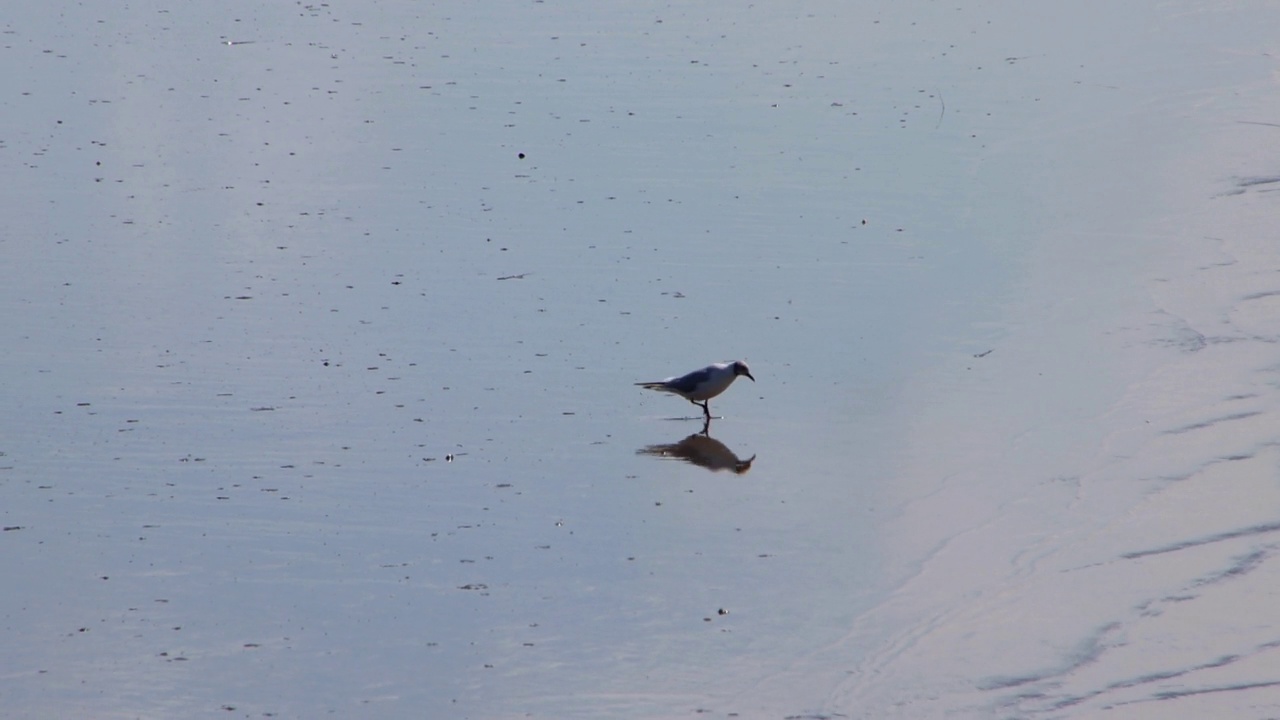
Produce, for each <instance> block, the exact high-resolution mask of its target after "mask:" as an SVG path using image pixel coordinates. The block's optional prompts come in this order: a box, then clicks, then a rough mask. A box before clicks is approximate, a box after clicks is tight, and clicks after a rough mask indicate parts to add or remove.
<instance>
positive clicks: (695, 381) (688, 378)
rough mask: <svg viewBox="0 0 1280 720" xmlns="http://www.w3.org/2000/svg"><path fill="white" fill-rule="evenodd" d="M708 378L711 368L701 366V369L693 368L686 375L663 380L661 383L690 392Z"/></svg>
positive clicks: (683, 391)
mask: <svg viewBox="0 0 1280 720" xmlns="http://www.w3.org/2000/svg"><path fill="white" fill-rule="evenodd" d="M710 379H711V368H702V369H701V370H694V371H693V372H691V373H689V374H688V375H683V376H681V377H678V378H671V379H670V380H664V381H663V383H662V384H663V385H666V386H667V387H669V388H673V389H675V390H679V391H680V392H682V393H691V392H693V391H694V390H697V389H698V386H699V385H701V384H702V383H704V382H706V381H708V380H710Z"/></svg>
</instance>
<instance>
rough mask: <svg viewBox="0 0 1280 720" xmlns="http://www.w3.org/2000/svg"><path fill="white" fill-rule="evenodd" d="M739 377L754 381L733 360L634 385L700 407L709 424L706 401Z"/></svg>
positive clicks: (744, 364) (740, 362)
mask: <svg viewBox="0 0 1280 720" xmlns="http://www.w3.org/2000/svg"><path fill="white" fill-rule="evenodd" d="M739 375H746V376H747V377H749V378H751V382H755V381H756V379H755V378H754V377H752V376H751V370H750V369H749V368H748V367H747V364H746V363H744V362H742V361H741V360H734V361H733V362H722V363H713V364H711V365H708V366H706V367H704V368H702V369H701V370H694V371H693V372H691V373H689V374H687V375H681V376H680V377H669V378H667V379H666V380H659V381H658V382H641V383H636V385H639V386H640V387H642V388H645V389H646V390H657V391H658V392H669V393H671V394H673V395H679V396H680V397H682V398H684V399H685V400H688V401H689V402H691V403H693V404H694V405H698V406H699V407H701V408H702V414H703V415H705V416H706V418H707V422H711V408H709V407H707V401H708V400H710V399H711V398H713V397H715V396H717V395H719V394H720V393H722V392H724V391H725V390H728V389H729V386H730V385H732V384H733V381H734V380H736V379H738V376H739Z"/></svg>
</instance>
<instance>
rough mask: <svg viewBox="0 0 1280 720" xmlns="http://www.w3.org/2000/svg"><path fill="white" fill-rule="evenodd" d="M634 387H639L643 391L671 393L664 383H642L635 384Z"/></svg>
mask: <svg viewBox="0 0 1280 720" xmlns="http://www.w3.org/2000/svg"><path fill="white" fill-rule="evenodd" d="M636 385H639V386H640V387H642V388H644V389H645V390H657V391H659V392H671V389H670V388H668V387H667V386H666V383H662V382H642V383H636Z"/></svg>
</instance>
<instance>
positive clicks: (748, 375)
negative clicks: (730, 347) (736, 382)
mask: <svg viewBox="0 0 1280 720" xmlns="http://www.w3.org/2000/svg"><path fill="white" fill-rule="evenodd" d="M742 374H743V375H746V376H747V377H749V378H751V382H755V381H756V379H755V378H753V377H751V373H749V372H744V373H742Z"/></svg>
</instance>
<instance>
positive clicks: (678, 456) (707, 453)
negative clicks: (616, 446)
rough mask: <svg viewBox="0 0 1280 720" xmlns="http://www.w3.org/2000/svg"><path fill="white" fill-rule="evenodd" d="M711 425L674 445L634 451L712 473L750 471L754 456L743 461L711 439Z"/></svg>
mask: <svg viewBox="0 0 1280 720" xmlns="http://www.w3.org/2000/svg"><path fill="white" fill-rule="evenodd" d="M710 429H711V424H710V423H707V424H706V425H703V427H702V432H698V433H694V434H692V435H690V436H689V437H687V438H685V439H683V440H681V441H680V442H676V443H666V444H662V445H649V446H648V447H643V448H640V449H639V450H637V451H636V454H637V455H653V456H654V457H662V458H670V459H673V460H683V461H685V462H687V463H690V464H693V465H697V466H698V467H703V468H706V469H708V470H710V471H712V472H719V471H721V470H731V471H733V473H734V474H735V475H741V474H743V473H745V472H746V471H748V470H750V469H751V463H752V462H754V461H755V459H756V456H755V455H752V456H751V457H749V458H747V459H746V460H743V459H741V458H739V457H738V456H737V455H736V454H734V452H733V451H732V450H730V449H729V448H728V447H727V446H726V445H725V444H724V443H722V442H720V441H719V440H717V439H715V438H713V437H711V435H710V434H709V432H708V431H709V430H710Z"/></svg>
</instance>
